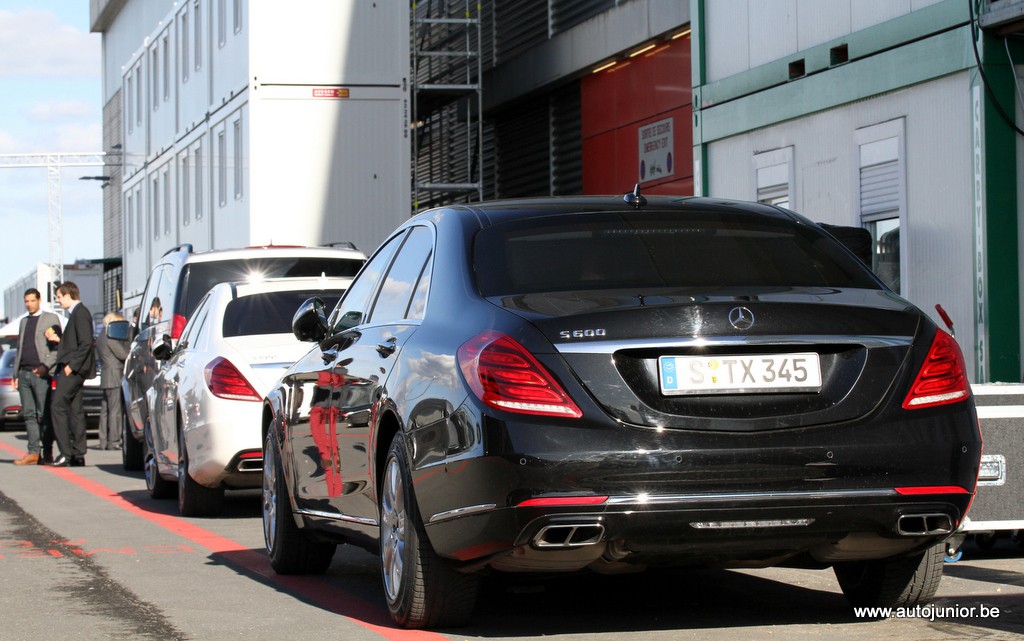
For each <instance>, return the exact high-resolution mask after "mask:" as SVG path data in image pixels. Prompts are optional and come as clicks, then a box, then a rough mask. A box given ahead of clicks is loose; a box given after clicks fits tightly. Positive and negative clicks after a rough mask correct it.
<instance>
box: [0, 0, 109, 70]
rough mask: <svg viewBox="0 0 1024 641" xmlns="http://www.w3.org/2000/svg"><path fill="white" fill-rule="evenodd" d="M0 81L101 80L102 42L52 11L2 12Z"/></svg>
mask: <svg viewBox="0 0 1024 641" xmlns="http://www.w3.org/2000/svg"><path fill="white" fill-rule="evenodd" d="M0 42H2V43H3V46H2V47H0V77H11V76H42V77H47V78H82V77H86V78H98V77H99V74H100V39H99V37H98V36H96V35H95V34H90V33H87V32H84V31H81V30H79V29H76V28H75V27H72V26H70V25H66V24H62V23H61V22H60V20H58V19H57V16H56V15H54V14H53V13H52V12H49V11H41V10H38V9H25V10H20V11H0Z"/></svg>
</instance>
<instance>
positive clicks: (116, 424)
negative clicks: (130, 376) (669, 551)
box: [96, 312, 129, 450]
mask: <svg viewBox="0 0 1024 641" xmlns="http://www.w3.org/2000/svg"><path fill="white" fill-rule="evenodd" d="M120 320H124V316H122V315H121V314H119V313H118V312H109V313H108V314H107V315H106V316H104V317H103V331H102V332H100V335H99V336H97V337H96V358H98V359H99V361H100V389H102V390H103V410H102V411H101V412H100V426H99V430H98V431H99V437H100V449H101V450H119V449H121V429H122V425H121V423H122V422H123V421H124V411H123V410H124V408H123V406H122V404H121V373H122V372H123V371H124V362H125V360H126V359H127V358H128V348H129V346H128V341H125V340H117V339H115V338H111V337H110V335H109V334H108V333H107V328H108V327H109V326H110V323H112V322H114V321H120Z"/></svg>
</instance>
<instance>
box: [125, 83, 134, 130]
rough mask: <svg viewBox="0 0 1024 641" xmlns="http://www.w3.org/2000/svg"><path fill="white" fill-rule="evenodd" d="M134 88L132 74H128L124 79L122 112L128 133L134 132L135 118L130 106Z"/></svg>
mask: <svg viewBox="0 0 1024 641" xmlns="http://www.w3.org/2000/svg"><path fill="white" fill-rule="evenodd" d="M134 86H135V85H134V84H133V83H132V74H131V72H129V73H128V76H127V77H126V78H125V89H124V95H125V98H124V111H125V122H127V123H128V133H132V132H133V131H135V116H134V115H133V114H134V113H135V106H134V105H133V104H132V103H133V102H134V100H135V94H134V93H132V90H133V89H134Z"/></svg>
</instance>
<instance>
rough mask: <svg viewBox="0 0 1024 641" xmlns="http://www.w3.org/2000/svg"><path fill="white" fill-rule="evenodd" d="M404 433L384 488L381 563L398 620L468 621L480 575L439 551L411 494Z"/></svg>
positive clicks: (421, 624) (416, 623)
mask: <svg viewBox="0 0 1024 641" xmlns="http://www.w3.org/2000/svg"><path fill="white" fill-rule="evenodd" d="M409 468H410V466H409V461H408V458H407V457H406V453H405V445H404V440H403V438H402V434H401V433H398V434H396V435H395V438H394V440H393V441H392V443H391V447H390V449H389V450H388V456H387V460H386V461H385V463H384V473H383V475H382V479H383V480H382V482H381V488H380V496H379V499H380V567H381V575H382V578H383V580H384V596H385V599H386V600H387V604H388V610H389V611H390V612H391V618H392V619H394V621H395V623H397V624H398V625H401V626H402V627H406V628H435V627H454V626H458V625H463V624H465V623H466V622H467V621H468V620H469V618H470V617H471V616H472V614H473V609H474V608H475V607H476V598H477V594H478V593H479V591H480V579H479V576H478V575H476V574H465V573H462V572H459V571H457V570H456V569H455V568H454V566H453V565H452V564H451V563H450V562H449V561H447V560H446V559H443V558H441V557H440V556H438V555H437V553H435V552H434V549H433V547H431V545H430V541H429V540H428V539H427V533H426V530H425V529H424V527H423V519H422V517H421V516H420V512H419V508H418V507H417V505H416V498H415V497H414V496H413V493H412V487H413V484H412V475H411V473H410V469H409Z"/></svg>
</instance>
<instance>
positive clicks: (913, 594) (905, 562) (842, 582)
mask: <svg viewBox="0 0 1024 641" xmlns="http://www.w3.org/2000/svg"><path fill="white" fill-rule="evenodd" d="M945 550H946V544H945V543H938V544H936V545H933V546H932V547H930V548H928V549H927V550H925V551H924V552H919V553H918V554H912V555H910V556H901V557H894V558H891V559H878V560H874V561H850V562H844V563H837V564H836V565H835V567H834V568H833V569H834V570H835V573H836V578H837V579H839V587H841V588H842V589H843V594H844V595H846V599H847V600H848V601H849V602H850V604H851V605H853V606H854V607H881V608H901V607H914V606H916V605H923V604H926V603H928V602H929V601H931V599H932V598H933V597H934V596H935V593H936V592H937V591H938V589H939V582H940V581H941V580H942V566H943V557H944V556H945Z"/></svg>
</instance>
